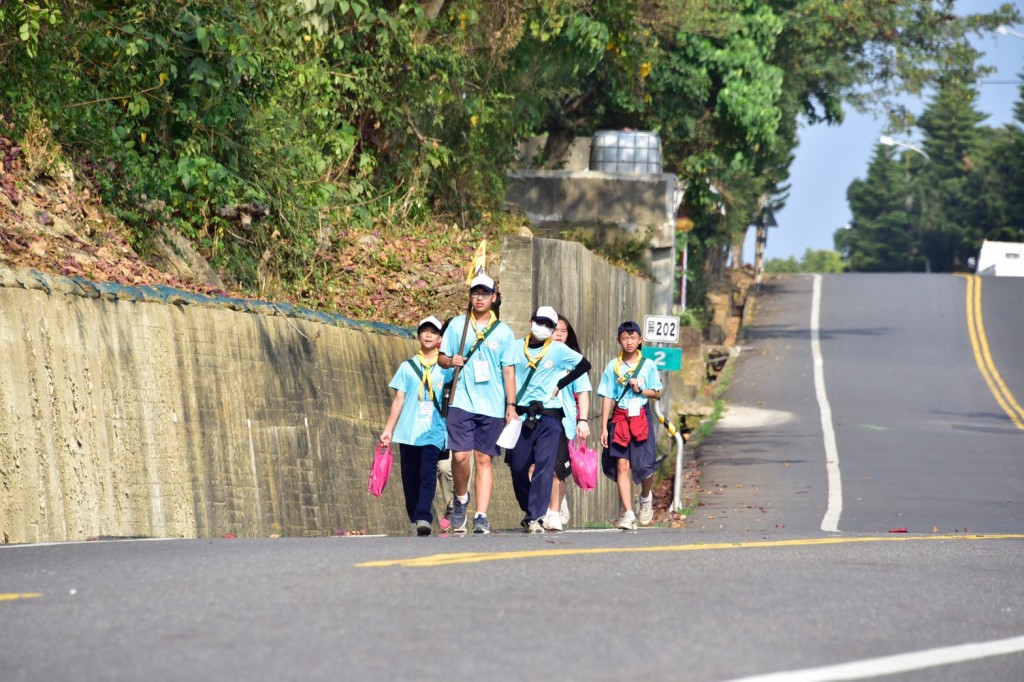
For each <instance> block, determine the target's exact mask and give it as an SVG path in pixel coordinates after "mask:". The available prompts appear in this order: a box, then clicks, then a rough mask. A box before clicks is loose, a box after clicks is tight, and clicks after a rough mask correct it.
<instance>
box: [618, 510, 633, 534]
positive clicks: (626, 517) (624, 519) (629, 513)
mask: <svg viewBox="0 0 1024 682" xmlns="http://www.w3.org/2000/svg"><path fill="white" fill-rule="evenodd" d="M615 527H616V528H621V529H622V530H636V514H634V513H633V510H632V509H627V510H626V511H624V512H622V513H621V514H619V518H617V519H615Z"/></svg>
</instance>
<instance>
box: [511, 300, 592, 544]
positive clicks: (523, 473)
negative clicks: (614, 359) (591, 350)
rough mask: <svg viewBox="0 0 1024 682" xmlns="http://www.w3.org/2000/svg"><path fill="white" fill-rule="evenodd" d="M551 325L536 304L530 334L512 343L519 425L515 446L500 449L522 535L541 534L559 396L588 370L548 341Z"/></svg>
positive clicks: (550, 311)
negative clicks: (509, 471)
mask: <svg viewBox="0 0 1024 682" xmlns="http://www.w3.org/2000/svg"><path fill="white" fill-rule="evenodd" d="M557 325H558V313H557V312H555V309H554V308H552V307H550V306H540V307H539V308H537V310H536V311H535V312H534V313H533V315H532V316H531V318H530V333H529V334H528V335H527V336H526V337H525V338H523V339H522V340H521V342H520V341H519V340H517V342H516V344H515V349H516V365H515V371H516V400H515V403H516V413H517V414H518V415H519V418H520V419H521V420H522V422H523V425H522V432H521V433H520V436H519V440H518V442H517V443H516V444H515V447H513V448H512V449H511V450H508V451H506V457H507V458H508V464H509V467H510V468H511V469H512V488H513V490H514V491H515V495H516V501H517V502H519V507H520V508H521V509H522V510H523V511H524V512H525V513H526V518H525V519H524V522H525V526H526V531H527V532H528V533H543V532H544V527H543V525H541V521H542V519H544V517H545V516H547V513H548V502H549V501H550V499H551V481H552V478H553V477H554V473H555V472H554V469H555V455H556V453H557V451H558V442H559V439H560V438H561V434H562V419H563V418H564V417H565V412H564V410H563V408H562V398H561V397H560V396H559V392H560V391H561V390H562V389H563V388H565V387H566V386H568V385H569V384H571V383H572V382H574V381H575V380H576V379H577V378H579V377H580V376H583V375H584V374H586V373H587V371H589V370H590V362H589V361H588V360H587V359H586V358H585V357H583V355H582V354H581V353H578V352H576V351H574V350H572V349H571V348H569V347H568V346H566V345H565V344H564V343H562V342H561V341H555V340H554V339H553V338H552V334H553V332H554V331H555V327H556V326H557ZM531 466H532V467H533V475H532V477H531V475H530V467H531Z"/></svg>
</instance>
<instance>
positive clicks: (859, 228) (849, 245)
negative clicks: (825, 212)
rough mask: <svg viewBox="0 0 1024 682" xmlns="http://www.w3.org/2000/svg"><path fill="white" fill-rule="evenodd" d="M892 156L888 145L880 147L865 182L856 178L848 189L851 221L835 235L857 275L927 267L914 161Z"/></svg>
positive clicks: (840, 249) (905, 157) (877, 146)
mask: <svg viewBox="0 0 1024 682" xmlns="http://www.w3.org/2000/svg"><path fill="white" fill-rule="evenodd" d="M893 154H894V152H893V151H892V149H891V148H890V147H884V146H882V145H881V144H879V145H876V146H875V153H874V156H873V157H872V159H871V164H870V165H869V166H868V175H867V178H866V179H864V180H860V179H858V180H854V181H853V182H852V183H850V186H849V188H847V190H846V198H847V201H848V202H849V204H850V212H851V213H852V214H853V222H851V223H850V226H849V227H847V228H843V229H841V230H839V231H837V232H836V235H835V242H836V249H837V250H838V251H839V252H840V253H842V254H843V256H844V257H845V258H846V260H847V261H848V262H849V265H850V269H851V270H853V271H855V272H906V271H911V270H921V269H923V264H922V261H921V260H920V258H919V257H918V253H917V247H916V243H915V242H916V241H917V240H916V236H917V232H916V226H917V216H915V215H913V213H914V212H915V207H916V206H917V203H918V202H917V200H916V198H915V190H914V187H913V183H912V182H911V179H910V177H911V168H912V163H913V161H912V160H911V158H910V157H909V156H907V155H903V157H902V159H901V160H896V159H894V158H893Z"/></svg>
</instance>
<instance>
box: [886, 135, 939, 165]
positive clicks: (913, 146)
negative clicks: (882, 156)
mask: <svg viewBox="0 0 1024 682" xmlns="http://www.w3.org/2000/svg"><path fill="white" fill-rule="evenodd" d="M878 141H879V142H881V143H882V144H884V145H885V146H886V147H905V148H907V149H909V150H911V151H915V152H917V153H918V154H920V155H921V156H923V157H924V158H926V159H928V160H929V161H931V160H932V157H930V156H928V152H926V151H925V150H923V149H921V148H920V147H918V146H917V145H916V144H910V143H909V142H904V141H903V140H895V139H893V138H891V137H889V136H888V135H882V136H881V137H880V138H878Z"/></svg>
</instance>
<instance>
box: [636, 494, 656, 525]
mask: <svg viewBox="0 0 1024 682" xmlns="http://www.w3.org/2000/svg"><path fill="white" fill-rule="evenodd" d="M637 518H638V520H639V521H640V525H641V526H647V525H650V523H651V521H653V520H654V495H651V496H650V497H649V498H647V500H646V501H645V500H644V498H642V497H641V498H640V513H639V514H637Z"/></svg>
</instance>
